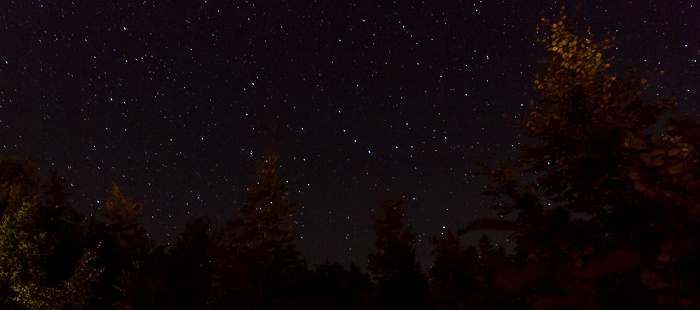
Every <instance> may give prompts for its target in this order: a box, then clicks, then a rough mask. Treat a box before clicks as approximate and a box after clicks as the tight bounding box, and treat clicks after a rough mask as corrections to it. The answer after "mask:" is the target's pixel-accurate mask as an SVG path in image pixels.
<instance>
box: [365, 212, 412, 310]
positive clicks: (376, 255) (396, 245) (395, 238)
mask: <svg viewBox="0 0 700 310" xmlns="http://www.w3.org/2000/svg"><path fill="white" fill-rule="evenodd" d="M403 204H404V201H403V200H402V199H396V200H387V201H384V202H382V205H381V209H380V212H379V213H378V214H377V215H375V216H373V220H374V232H375V235H376V237H377V240H376V241H375V243H374V252H372V253H371V254H370V255H369V257H368V263H367V268H368V269H369V271H370V272H371V273H372V277H373V280H374V282H375V283H376V289H375V290H376V292H375V301H376V303H377V305H378V306H379V307H380V308H382V309H419V308H420V307H421V302H422V300H421V299H422V297H423V294H424V290H425V286H426V282H425V276H424V275H423V273H422V272H421V268H420V264H419V263H418V262H417V260H416V250H415V241H416V237H415V235H414V234H413V233H412V232H411V230H410V229H409V228H406V227H404V223H403V217H404V214H403Z"/></svg>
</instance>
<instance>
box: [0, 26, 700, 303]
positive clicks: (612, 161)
mask: <svg viewBox="0 0 700 310" xmlns="http://www.w3.org/2000/svg"><path fill="white" fill-rule="evenodd" d="M565 21H566V17H565V16H562V20H561V21H558V22H551V21H549V20H547V19H543V24H544V25H545V27H544V28H546V29H542V30H543V31H544V32H545V33H546V36H544V37H543V38H542V39H541V40H540V41H541V43H542V45H543V46H544V47H545V48H546V49H547V50H548V51H549V57H548V58H546V59H544V60H543V62H542V64H543V71H542V73H541V74H540V75H538V76H536V78H535V81H534V85H535V87H534V90H535V94H534V95H533V96H532V97H533V99H532V100H531V101H530V103H529V108H528V111H527V112H528V113H527V114H526V115H524V116H523V117H520V120H519V122H518V126H519V127H520V128H521V130H522V131H523V133H524V134H525V135H526V136H528V137H530V138H531V139H530V140H529V141H534V142H532V143H529V144H525V146H524V147H523V148H522V152H521V155H520V157H519V158H518V160H517V161H516V162H515V163H511V164H508V163H505V162H503V161H494V162H483V163H482V167H483V174H484V175H486V176H487V177H489V178H490V179H491V180H492V181H493V182H492V186H491V187H490V188H489V189H488V190H487V191H486V192H485V194H486V195H490V196H494V197H496V198H498V199H499V201H501V203H499V204H497V205H495V206H493V207H491V208H492V209H494V210H496V211H498V212H499V213H500V214H502V215H509V218H513V220H495V219H479V220H476V221H474V222H472V223H465V227H464V229H462V230H460V231H458V232H456V233H452V232H447V233H445V234H442V235H437V236H433V237H432V238H431V243H432V244H433V252H432V253H433V262H432V264H430V266H428V268H427V271H426V272H423V269H422V268H421V266H420V265H419V263H418V261H417V260H416V255H415V240H416V236H415V234H414V233H413V232H412V231H411V230H410V229H409V228H408V227H406V225H405V224H404V222H403V206H404V202H403V201H402V200H401V199H389V200H386V201H384V202H382V203H381V204H380V209H379V212H377V214H375V215H374V216H373V217H372V221H373V224H374V226H373V227H374V231H375V236H376V241H375V245H374V251H373V252H372V253H371V254H370V255H369V256H368V266H367V272H365V271H363V270H361V269H360V268H359V267H358V266H356V265H353V264H350V265H349V266H347V267H345V266H342V265H338V264H330V263H326V264H322V265H317V266H315V267H313V268H310V267H309V266H308V263H307V261H306V260H305V259H304V257H303V253H301V252H299V251H298V249H297V247H296V242H297V240H298V239H299V238H300V236H299V234H298V233H297V232H296V231H294V229H293V227H292V225H291V222H290V220H289V216H290V215H292V214H293V213H294V212H295V211H296V209H297V207H298V205H299V203H298V202H294V201H291V200H289V198H288V191H289V190H288V184H287V182H286V181H285V180H282V179H281V178H280V177H279V176H278V175H277V173H276V161H277V159H278V156H277V155H276V154H274V153H269V155H268V156H267V157H266V158H264V159H262V160H259V161H258V162H257V163H256V168H257V172H258V180H256V181H255V182H254V183H252V184H251V186H250V187H249V188H248V190H247V192H246V198H245V203H244V204H243V205H242V206H241V208H240V210H239V211H240V212H239V217H238V218H236V219H233V220H230V221H229V222H228V223H227V225H226V226H225V227H224V228H222V229H220V230H218V231H213V230H212V229H211V223H210V220H209V219H208V218H207V217H200V218H197V219H195V220H193V221H191V222H189V223H188V224H187V225H186V227H185V228H184V231H183V232H182V233H181V235H180V236H179V237H178V239H177V241H176V242H175V243H174V244H173V245H172V246H170V247H164V246H157V247H155V246H154V245H153V242H152V241H151V240H150V239H149V238H148V236H147V234H146V231H145V230H144V229H143V227H141V226H140V225H139V219H140V217H141V215H142V214H141V213H142V205H141V204H140V203H138V202H134V201H132V200H131V199H128V198H127V197H126V196H125V195H124V194H123V193H122V192H121V191H120V189H119V188H118V187H117V185H114V186H113V188H112V197H111V198H110V199H109V200H108V201H107V202H106V203H105V205H104V207H103V208H101V209H100V210H99V214H98V216H85V215H83V214H81V213H80V212H78V211H77V210H76V209H74V208H73V207H72V206H71V205H70V204H69V203H68V202H67V201H66V199H65V192H64V190H63V181H62V179H61V178H60V176H59V175H58V174H56V173H54V174H53V175H52V177H51V178H50V179H49V180H48V182H46V183H47V185H45V186H39V184H38V183H39V182H38V181H37V179H38V177H37V175H36V170H35V169H34V168H33V167H32V165H31V162H30V161H29V160H27V159H20V158H17V157H11V156H0V303H1V307H2V308H3V309H619V308H629V309H632V308H634V309H685V308H687V309H694V308H697V307H698V306H699V305H700V283H699V282H698V281H699V280H700V264H699V263H700V165H699V163H698V159H699V158H700V130H698V123H697V121H696V120H695V119H691V118H688V117H686V116H682V115H680V114H679V113H677V112H676V111H675V105H674V98H667V99H663V100H659V101H655V102H643V100H642V99H641V96H642V94H643V91H644V89H645V88H647V87H649V83H648V81H647V79H645V78H643V77H641V76H640V75H639V74H638V73H636V72H634V71H631V72H628V73H627V74H615V73H613V72H611V69H610V60H611V59H609V58H608V57H607V56H606V50H607V49H609V48H610V46H611V41H610V40H603V41H600V42H595V41H594V40H593V38H592V37H591V36H590V35H587V36H581V35H579V34H577V33H576V31H575V29H574V27H572V25H570V24H567V23H565ZM523 176H525V177H523ZM528 180H530V181H528ZM483 229H487V230H489V229H490V230H507V231H510V232H511V234H512V238H513V239H514V240H515V242H516V246H515V249H514V251H513V253H506V251H505V250H504V249H503V248H500V247H496V246H494V245H493V244H492V243H491V241H490V239H489V237H488V236H487V235H483V236H482V237H481V238H480V239H479V242H478V244H476V245H464V244H462V243H460V236H461V235H463V234H469V233H475V232H476V231H481V230H483Z"/></svg>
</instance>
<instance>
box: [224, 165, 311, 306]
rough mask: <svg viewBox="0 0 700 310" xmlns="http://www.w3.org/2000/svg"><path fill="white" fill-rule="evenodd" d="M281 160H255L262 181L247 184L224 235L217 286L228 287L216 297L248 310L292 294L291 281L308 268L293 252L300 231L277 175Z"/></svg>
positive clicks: (283, 183)
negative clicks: (237, 213)
mask: <svg viewBox="0 0 700 310" xmlns="http://www.w3.org/2000/svg"><path fill="white" fill-rule="evenodd" d="M278 158H279V156H278V155H276V154H271V155H269V156H268V157H267V158H265V159H264V160H259V161H257V162H256V168H257V172H258V175H259V177H260V179H259V180H258V181H256V182H255V184H253V185H252V186H251V187H249V188H248V192H247V193H246V200H245V203H244V204H243V206H242V207H241V209H240V214H241V218H240V219H239V220H236V221H232V222H230V223H229V226H228V229H227V231H226V236H224V240H223V241H224V243H223V248H224V253H223V259H224V268H225V273H224V274H222V275H220V277H224V276H226V275H228V276H226V278H220V279H219V281H218V283H217V284H215V289H217V290H219V291H222V290H223V291H224V292H225V291H229V290H231V289H233V290H234V291H235V293H234V294H230V293H228V294H227V293H223V295H222V294H220V295H219V297H220V298H226V297H238V298H239V299H238V300H231V301H228V303H236V304H237V306H238V307H243V308H250V309H271V308H272V307H273V304H274V303H275V302H279V301H280V300H283V299H285V298H287V297H289V296H290V294H292V293H293V292H294V289H295V288H294V284H295V283H297V282H298V281H299V280H300V278H299V277H300V276H301V275H302V274H303V273H304V271H305V270H306V262H305V260H304V259H303V258H302V257H301V253H300V252H299V251H298V250H297V247H296V242H297V240H299V239H300V236H299V234H298V233H297V232H296V231H295V230H294V229H293V227H292V222H291V219H290V216H292V215H293V214H294V213H295V212H296V210H297V208H298V206H299V203H298V202H292V201H290V200H289V198H288V194H289V189H288V183H287V181H285V180H282V179H281V178H280V177H279V176H278V175H277V173H276V162H277V159H278Z"/></svg>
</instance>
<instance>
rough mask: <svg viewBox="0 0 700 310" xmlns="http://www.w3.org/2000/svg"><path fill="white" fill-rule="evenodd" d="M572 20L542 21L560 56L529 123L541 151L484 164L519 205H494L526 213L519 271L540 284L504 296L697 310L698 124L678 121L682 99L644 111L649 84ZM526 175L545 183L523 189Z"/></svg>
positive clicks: (529, 149) (533, 148) (515, 286)
mask: <svg viewBox="0 0 700 310" xmlns="http://www.w3.org/2000/svg"><path fill="white" fill-rule="evenodd" d="M565 18H566V17H565V16H564V17H562V21H559V22H557V23H551V22H549V21H548V20H546V19H543V22H544V23H545V24H547V25H550V26H549V27H548V28H549V36H548V37H546V38H545V39H543V40H542V42H543V43H544V45H545V46H547V49H548V51H549V52H551V54H552V57H551V58H549V59H547V60H546V61H545V64H546V65H547V67H546V71H545V73H544V74H543V75H542V76H538V77H537V80H535V89H536V91H537V94H538V95H539V98H538V99H537V100H532V101H530V107H529V115H528V116H527V117H525V118H524V119H523V121H522V122H521V123H520V125H521V127H522V128H523V130H524V131H525V133H526V134H527V135H528V136H530V137H533V138H536V139H537V140H538V141H539V142H537V143H534V144H531V145H527V146H525V147H524V148H523V153H522V155H521V157H520V161H519V163H518V165H517V166H516V168H517V170H514V169H512V168H510V167H508V166H506V165H504V164H502V163H500V162H497V163H496V165H495V166H493V167H488V166H485V167H486V170H485V171H486V173H487V174H488V175H490V176H492V177H493V179H494V180H495V181H496V184H497V186H496V187H495V188H493V189H492V190H491V191H489V192H488V194H491V195H495V196H503V197H508V198H510V203H507V204H502V205H498V206H495V207H494V208H495V209H496V210H498V211H500V212H501V213H502V214H508V213H511V212H515V213H516V215H517V220H516V222H515V223H516V224H517V225H516V226H515V228H514V237H515V238H516V240H517V245H518V247H517V252H518V255H517V260H518V262H519V264H518V265H515V266H511V267H509V268H510V273H513V272H517V273H518V274H531V275H532V276H530V277H526V278H522V279H513V278H511V279H509V281H508V282H509V283H502V284H503V285H502V287H505V288H509V289H511V290H513V291H518V292H520V293H522V294H524V295H525V296H526V300H527V303H528V304H530V306H532V307H533V308H535V309H545V308H549V307H555V306H556V307H564V306H570V307H571V306H573V307H585V308H600V307H603V308H605V307H640V306H642V305H649V304H652V303H655V304H656V306H657V307H673V308H694V307H696V305H697V304H698V302H699V301H700V300H699V299H698V298H699V297H700V296H698V294H697V291H698V283H697V276H698V274H699V273H698V268H696V267H694V266H693V264H691V263H690V261H692V260H694V259H696V258H698V253H699V251H698V250H699V249H700V248H699V247H698V239H697V236H698V228H700V227H698V215H699V211H700V208H698V207H697V206H698V205H699V204H698V203H699V202H700V201H699V200H698V199H699V198H700V197H698V196H697V195H698V194H697V192H698V191H697V188H698V186H700V184H699V183H698V180H699V178H698V169H697V159H698V153H697V149H696V147H697V146H698V144H697V143H698V141H699V140H698V139H697V138H698V137H699V136H700V132H698V130H697V125H696V123H695V122H693V121H690V120H675V119H674V118H673V117H671V116H670V114H669V112H671V111H672V107H673V106H672V102H673V99H666V100H660V101H657V102H652V103H643V102H642V100H641V94H642V91H643V89H644V88H646V87H648V84H647V80H646V79H643V78H640V77H639V76H638V75H637V74H636V73H634V72H632V73H630V74H628V75H626V76H624V77H620V76H618V75H615V74H613V73H610V72H609V68H610V64H609V60H610V59H608V58H606V57H605V53H606V50H607V49H608V48H609V46H610V42H611V41H610V40H606V41H603V42H602V43H594V41H593V38H592V36H589V37H587V38H581V37H579V36H578V35H576V34H575V33H574V32H572V30H570V28H569V27H570V26H569V25H567V24H566V23H564V21H563V20H564V19H565ZM589 33H590V31H589ZM664 119H669V121H668V125H665V126H664V125H661V122H662V120H664ZM522 173H530V174H532V175H533V176H534V179H535V182H532V183H522V182H520V181H518V180H519V178H516V177H515V175H519V174H522ZM552 205H553V206H555V207H550V206H552ZM547 266H550V268H547ZM551 267H554V268H551ZM502 269H503V270H507V269H508V268H505V267H504V268H502ZM536 270H539V271H537V272H534V271H536ZM638 296H645V298H639V297H638ZM584 301H585V303H584Z"/></svg>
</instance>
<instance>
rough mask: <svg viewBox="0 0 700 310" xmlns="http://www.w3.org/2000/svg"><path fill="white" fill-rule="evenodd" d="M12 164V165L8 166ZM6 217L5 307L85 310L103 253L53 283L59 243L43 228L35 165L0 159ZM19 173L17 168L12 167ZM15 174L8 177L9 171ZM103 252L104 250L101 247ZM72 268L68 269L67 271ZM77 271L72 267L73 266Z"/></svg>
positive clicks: (1, 230) (86, 256)
mask: <svg viewBox="0 0 700 310" xmlns="http://www.w3.org/2000/svg"><path fill="white" fill-rule="evenodd" d="M8 164H9V165H8ZM0 166H2V170H3V171H2V172H3V173H2V174H3V179H2V180H0V182H1V184H0V196H1V197H3V200H2V210H3V211H2V214H1V215H0V294H1V295H0V296H2V301H1V302H2V304H3V307H13V308H14V307H19V308H22V309H62V308H64V307H72V308H73V309H82V308H84V307H85V306H86V304H87V301H88V299H90V298H91V297H93V294H92V290H91V287H90V285H91V284H92V283H93V282H95V281H96V279H97V277H98V276H99V275H100V272H101V270H99V269H97V268H96V267H94V266H93V265H92V261H93V260H94V259H95V253H96V251H97V249H94V250H89V251H88V250H86V251H84V253H83V255H82V257H81V258H80V259H79V261H78V262H77V267H75V269H74V271H73V273H72V274H70V275H69V276H68V277H67V278H66V279H63V280H61V281H60V282H59V283H58V284H57V285H50V284H48V283H47V270H46V261H47V257H48V256H49V255H50V254H51V253H52V252H53V244H51V243H50V242H49V241H50V240H49V239H48V238H47V233H46V231H44V230H43V229H42V227H41V226H40V225H39V222H40V215H39V213H38V211H39V199H38V197H37V195H36V194H35V193H34V192H33V191H32V190H31V187H32V186H33V184H32V183H27V182H26V181H27V180H30V179H27V178H16V176H21V175H25V176H26V175H33V168H32V167H31V165H30V164H27V165H23V166H21V163H20V162H19V161H18V160H17V159H12V158H10V159H8V158H5V157H0ZM13 167H14V168H18V169H12V168H13ZM7 168H10V169H9V170H13V171H14V173H19V174H7V172H8V169H7ZM98 247H99V245H98ZM64 268H66V267H64ZM68 268H72V267H68Z"/></svg>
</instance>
